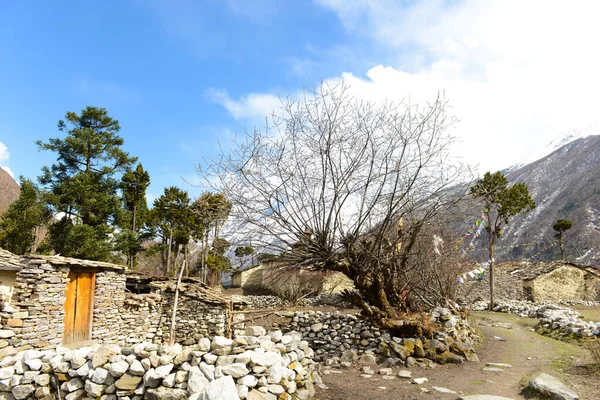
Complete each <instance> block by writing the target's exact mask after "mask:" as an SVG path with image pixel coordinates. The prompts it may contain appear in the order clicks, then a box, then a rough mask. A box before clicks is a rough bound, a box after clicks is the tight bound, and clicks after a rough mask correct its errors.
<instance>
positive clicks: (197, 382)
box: [187, 367, 235, 394]
mask: <svg viewBox="0 0 600 400" xmlns="http://www.w3.org/2000/svg"><path fill="white" fill-rule="evenodd" d="M208 384H209V381H208V379H206V377H205V376H204V374H203V373H202V371H200V368H198V367H192V368H190V370H189V371H188V381H187V389H188V392H190V394H196V393H202V392H204V390H205V389H206V387H207V386H208ZM234 388H235V384H234Z"/></svg>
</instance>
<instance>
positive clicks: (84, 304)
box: [63, 271, 96, 344]
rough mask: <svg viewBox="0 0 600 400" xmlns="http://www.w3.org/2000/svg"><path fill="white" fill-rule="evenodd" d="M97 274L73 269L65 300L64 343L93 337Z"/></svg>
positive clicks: (70, 273)
mask: <svg viewBox="0 0 600 400" xmlns="http://www.w3.org/2000/svg"><path fill="white" fill-rule="evenodd" d="M95 283H96V274H95V273H93V272H84V271H71V272H69V283H68V284H67V295H66V300H65V319H64V324H65V331H64V336H63V343H64V344H70V343H77V342H83V341H86V340H90V339H91V332H92V318H93V310H94V288H95Z"/></svg>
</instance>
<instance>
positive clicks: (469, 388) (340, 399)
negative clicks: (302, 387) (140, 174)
mask: <svg viewBox="0 0 600 400" xmlns="http://www.w3.org/2000/svg"><path fill="white" fill-rule="evenodd" d="M472 322H474V323H475V326H476V327H477V329H478V330H479V331H480V333H481V335H482V338H483V340H482V343H481V344H480V345H478V349H477V354H478V356H479V359H480V360H481V362H480V363H466V364H462V365H438V366H437V367H436V368H433V369H429V368H420V367H415V368H412V369H411V372H412V377H413V378H421V377H425V378H427V379H428V382H427V383H425V384H423V385H415V384H411V383H410V381H409V380H402V379H401V378H398V377H395V378H394V379H391V380H385V379H383V377H382V376H381V375H374V376H373V377H371V378H365V377H362V376H361V372H360V371H359V370H358V369H350V370H324V371H326V372H325V374H324V375H323V380H324V383H325V384H326V385H327V386H328V387H329V390H319V391H318V393H317V398H319V399H321V400H346V399H357V400H359V399H368V400H379V399H456V398H458V397H459V396H460V395H461V394H465V395H466V394H487V395H497V396H504V397H508V398H512V399H523V398H524V396H523V395H522V394H521V390H522V388H523V387H524V386H525V385H526V384H527V382H529V380H530V379H531V378H533V377H535V376H536V375H537V374H538V373H540V372H546V373H549V374H551V375H554V376H556V377H557V378H559V379H561V380H562V381H563V382H564V383H565V384H567V385H568V386H569V387H571V388H572V389H573V390H575V391H576V392H577V393H579V395H580V396H581V397H580V398H581V399H583V400H595V399H600V375H598V373H597V372H591V371H590V370H589V369H587V368H586V367H584V366H585V365H587V364H589V362H590V360H589V358H588V357H589V356H588V354H587V352H586V351H585V350H584V349H582V348H581V347H580V346H578V345H575V344H569V343H564V342H560V341H558V340H554V339H550V338H547V337H544V336H541V335H539V334H537V333H535V332H533V331H532V328H533V326H535V324H536V320H532V319H529V318H521V317H518V316H515V315H510V314H501V313H488V312H478V313H473V321H472ZM497 324H500V325H504V326H505V324H510V326H511V327H512V329H507V328H506V327H503V326H494V325H497ZM495 337H499V338H501V339H502V340H498V339H495ZM489 362H491V363H506V364H511V365H512V366H513V367H512V368H503V372H487V371H483V367H485V364H486V363H489ZM374 369H375V370H377V368H374ZM395 370H397V369H395ZM327 372H329V373H327ZM432 386H437V387H443V388H447V389H450V390H452V391H455V392H456V394H446V393H439V392H437V391H436V390H435V389H433V388H432ZM422 389H426V390H427V391H428V392H425V391H423V390H422Z"/></svg>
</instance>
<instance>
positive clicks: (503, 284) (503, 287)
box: [457, 271, 524, 304]
mask: <svg viewBox="0 0 600 400" xmlns="http://www.w3.org/2000/svg"><path fill="white" fill-rule="evenodd" d="M494 278H495V280H494V289H495V290H494V296H495V298H496V299H497V300H522V299H523V298H524V294H523V281H522V280H521V279H519V278H518V277H516V276H513V275H511V274H509V273H506V272H503V271H494ZM489 298H490V280H489V272H488V271H486V273H485V278H484V279H482V280H480V281H478V280H475V279H473V280H468V281H466V282H464V283H461V284H459V285H458V289H457V301H458V302H459V303H460V304H472V303H474V302H475V301H478V300H484V299H489Z"/></svg>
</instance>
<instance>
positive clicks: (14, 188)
mask: <svg viewBox="0 0 600 400" xmlns="http://www.w3.org/2000/svg"><path fill="white" fill-rule="evenodd" d="M19 193H20V189H19V185H18V184H17V182H16V181H15V180H14V179H13V178H12V177H11V176H10V175H9V174H8V172H6V171H5V170H3V169H2V168H0V215H2V213H4V212H5V211H6V210H8V206H10V204H11V203H12V202H13V201H15V200H17V199H18V198H19Z"/></svg>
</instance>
